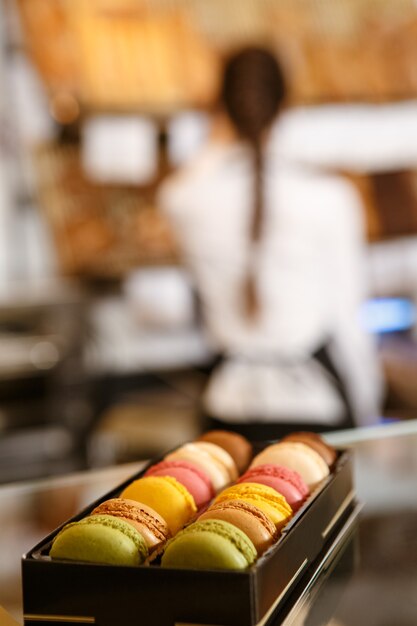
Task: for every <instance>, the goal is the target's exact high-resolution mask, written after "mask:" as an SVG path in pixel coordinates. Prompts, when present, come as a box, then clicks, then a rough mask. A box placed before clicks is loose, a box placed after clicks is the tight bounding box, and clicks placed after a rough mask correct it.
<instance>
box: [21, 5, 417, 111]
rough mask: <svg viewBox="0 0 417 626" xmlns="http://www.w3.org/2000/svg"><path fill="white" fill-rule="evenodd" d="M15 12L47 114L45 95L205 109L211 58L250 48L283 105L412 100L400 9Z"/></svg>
mask: <svg viewBox="0 0 417 626" xmlns="http://www.w3.org/2000/svg"><path fill="white" fill-rule="evenodd" d="M16 2H17V5H18V8H19V13H20V16H21V23H22V28H23V33H24V39H25V42H26V46H27V49H28V51H29V52H30V54H31V56H32V59H33V61H34V63H35V65H36V66H37V68H38V71H39V73H40V75H41V77H42V78H43V81H44V83H45V85H46V87H47V90H48V93H49V95H50V97H51V98H52V105H51V108H53V109H54V108H55V104H54V100H55V99H56V98H57V94H58V97H59V99H60V100H62V98H63V97H64V98H67V99H68V98H69V97H72V98H75V99H76V100H77V101H79V102H80V104H81V109H82V108H83V107H86V108H88V109H89V110H92V109H94V110H113V111H115V110H117V111H131V110H141V111H142V112H143V111H149V112H151V113H153V114H154V113H164V114H165V113H167V112H172V111H173V110H178V109H181V108H184V107H194V108H198V107H203V108H204V107H207V106H210V105H211V104H212V102H213V100H214V99H215V97H216V93H217V87H218V76H219V67H220V63H221V59H222V57H223V55H224V54H226V53H227V52H228V51H229V49H231V48H234V47H236V46H238V45H241V44H242V43H245V42H247V41H253V40H266V41H267V42H269V43H270V44H272V45H274V46H275V47H276V48H277V50H279V53H280V55H281V57H282V58H283V60H284V63H285V65H286V66H287V68H288V75H289V78H290V86H291V88H292V89H291V91H292V96H293V101H295V102H323V101H347V100H372V101H375V100H376V101H378V100H389V99H392V98H404V97H410V96H415V95H416V94H417V71H416V69H415V67H416V64H415V58H416V54H417V37H416V36H415V35H416V30H417V7H416V5H415V3H414V2H413V1H412V0H395V3H394V2H392V0H334V1H331V2H330V1H328V0H321V1H317V0H316V1H314V0H304V1H302V2H297V3H295V2H294V1H293V0H228V2H227V3H224V1H223V0H210V2H199V1H198V0H194V1H190V0H170V1H168V0H30V2H28V1H27V0H16ZM72 107H73V108H74V107H75V104H74V103H72Z"/></svg>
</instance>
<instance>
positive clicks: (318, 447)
mask: <svg viewBox="0 0 417 626" xmlns="http://www.w3.org/2000/svg"><path fill="white" fill-rule="evenodd" d="M282 441H295V442H298V443H304V444H305V445H306V446H309V447H310V448H312V449H313V450H315V452H317V453H318V454H319V455H320V456H321V458H322V459H323V460H324V461H325V462H326V463H327V465H328V466H329V467H332V466H333V465H334V463H335V462H336V459H337V452H336V450H335V448H333V447H332V446H330V445H329V444H327V443H326V442H325V441H324V440H323V439H322V437H320V435H318V434H317V433H310V432H304V431H303V432H302V431H300V432H294V433H290V434H289V435H286V436H285V437H283V439H282Z"/></svg>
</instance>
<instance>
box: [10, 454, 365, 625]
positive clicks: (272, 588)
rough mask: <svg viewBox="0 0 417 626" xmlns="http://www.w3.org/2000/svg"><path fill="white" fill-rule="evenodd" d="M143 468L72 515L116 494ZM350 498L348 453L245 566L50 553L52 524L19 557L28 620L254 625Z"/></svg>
mask: <svg viewBox="0 0 417 626" xmlns="http://www.w3.org/2000/svg"><path fill="white" fill-rule="evenodd" d="M145 471H146V468H144V469H143V470H142V471H141V472H139V473H137V474H135V475H134V476H132V477H131V478H129V479H128V480H127V481H125V482H124V483H123V484H122V485H119V487H117V488H116V489H113V490H112V491H111V492H108V493H107V494H105V495H104V496H103V497H102V498H100V500H98V501H96V502H94V503H92V504H91V505H90V506H89V507H87V508H86V509H84V510H83V511H81V512H80V513H79V514H78V515H76V516H75V517H74V518H72V519H71V520H69V521H75V520H77V519H80V518H82V517H84V516H85V515H87V514H88V513H90V512H91V510H92V509H93V508H94V507H95V506H96V505H97V504H98V502H103V501H104V500H107V499H109V498H112V497H116V496H117V495H119V494H120V492H121V491H122V490H123V488H124V487H125V486H126V485H127V484H129V483H130V482H131V481H132V480H134V479H136V478H138V477H140V476H141V475H142V474H143V473H144V472H145ZM354 506H355V494H354V488H353V478H352V457H351V453H350V452H349V451H347V450H341V451H339V456H338V460H337V462H336V464H335V467H334V469H333V472H332V473H331V474H330V476H329V477H328V478H327V479H326V480H325V481H324V482H323V484H322V485H321V486H320V488H319V489H318V490H316V491H315V492H314V493H313V494H312V495H311V496H310V497H309V499H308V500H307V501H306V503H305V504H304V505H303V507H302V508H301V509H300V510H299V511H298V512H297V513H296V515H295V516H294V517H293V519H292V520H291V521H290V523H289V524H288V525H287V526H286V527H285V529H284V531H283V533H282V536H281V537H280V539H279V541H278V542H277V543H276V544H275V545H274V546H272V547H271V548H270V549H269V550H268V551H267V552H266V553H265V554H264V555H263V556H262V557H261V558H260V559H258V561H257V563H256V564H255V565H254V566H252V567H251V568H249V569H248V570H245V571H242V572H235V571H214V570H213V571H212V570H210V571H199V570H177V569H168V568H161V567H159V566H158V565H151V566H141V567H137V568H133V567H132V568H131V567H121V566H117V567H116V566H112V565H101V564H99V565H98V564H90V563H79V562H69V561H58V560H54V561H52V560H51V559H50V558H49V557H48V552H49V548H50V545H51V541H52V540H53V538H54V537H55V535H56V534H57V532H59V530H60V528H58V529H56V530H55V531H54V532H53V533H51V534H50V535H49V536H48V537H46V538H45V539H44V540H43V541H42V542H41V543H39V544H38V545H37V546H35V547H34V548H33V549H32V550H30V551H29V552H28V553H27V554H26V555H24V556H23V559H22V580H23V607H24V619H25V624H27V625H29V624H31V625H32V624H34V623H37V624H42V623H43V624H49V625H50V624H74V623H76V624H97V625H99V626H128V625H132V626H138V625H141V626H142V625H143V626H179V625H181V626H183V625H187V626H188V625H190V624H192V625H194V624H199V625H200V624H201V625H210V626H255V625H257V624H259V623H261V622H262V623H264V622H265V619H266V617H267V616H268V614H270V613H271V611H274V612H276V611H277V610H279V609H280V607H281V606H283V605H284V602H285V600H286V599H287V598H288V596H289V594H290V592H291V591H292V590H293V589H294V588H295V586H296V584H297V583H299V582H300V580H301V579H302V577H303V576H304V575H305V574H306V572H307V571H308V569H309V567H310V566H311V564H312V563H313V562H314V561H316V559H317V557H318V556H319V555H320V554H325V552H326V550H327V549H328V546H329V545H331V543H332V541H334V538H335V537H336V536H337V534H338V533H339V532H340V530H341V528H343V526H344V524H345V523H346V520H347V519H348V518H349V516H350V515H351V513H352V510H353V509H354Z"/></svg>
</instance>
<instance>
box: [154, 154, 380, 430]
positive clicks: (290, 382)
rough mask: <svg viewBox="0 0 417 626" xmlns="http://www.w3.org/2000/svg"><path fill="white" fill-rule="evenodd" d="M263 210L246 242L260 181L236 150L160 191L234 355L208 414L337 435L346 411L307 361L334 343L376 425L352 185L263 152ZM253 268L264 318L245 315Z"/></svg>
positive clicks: (356, 398) (361, 419) (375, 380)
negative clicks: (320, 425)
mask: <svg viewBox="0 0 417 626" xmlns="http://www.w3.org/2000/svg"><path fill="white" fill-rule="evenodd" d="M264 176H265V179H264V184H265V198H266V209H265V212H264V215H265V218H264V223H263V230H262V236H261V239H260V243H259V245H258V246H257V249H256V250H254V249H253V246H251V245H250V243H249V231H250V219H251V212H252V184H253V183H252V181H253V172H252V167H251V162H250V155H249V153H248V152H247V149H245V148H244V147H243V146H241V145H225V144H220V143H211V144H209V145H207V147H206V148H205V149H204V150H203V151H202V152H201V154H200V156H199V157H197V158H196V159H194V160H193V161H192V163H190V165H189V166H188V167H187V168H185V169H184V170H183V171H182V172H180V173H179V174H177V175H175V176H174V177H172V178H171V179H170V180H168V181H167V182H166V183H165V184H164V185H163V187H162V190H161V194H160V204H161V206H162V208H163V209H164V210H165V211H166V212H167V214H168V216H169V217H170V219H171V221H172V224H173V226H174V229H175V232H176V234H177V237H178V240H179V244H180V247H181V248H182V250H183V252H184V256H185V260H186V262H187V263H188V265H189V267H190V268H191V270H192V273H193V274H194V277H195V281H196V285H197V288H198V291H199V293H200V295H201V300H202V303H203V307H204V314H205V322H206V325H207V331H208V334H209V337H210V339H211V341H212V343H213V344H214V347H215V348H216V349H217V350H219V351H220V352H222V353H224V354H226V355H227V359H226V361H225V362H224V363H223V364H222V365H220V366H219V368H217V369H216V370H215V372H214V374H213V376H212V378H211V380H210V383H209V386H208V389H207V392H206V396H205V402H206V407H207V410H208V411H209V412H210V413H211V414H214V415H216V416H218V417H220V418H221V419H224V420H229V421H233V420H237V421H243V420H245V419H247V420H249V419H250V420H251V421H252V420H253V419H254V416H256V418H257V419H259V420H261V421H264V420H273V421H279V419H280V418H282V419H285V420H287V418H290V419H293V420H294V421H297V420H298V421H301V422H307V421H309V420H310V421H312V422H314V421H318V422H327V423H328V424H329V425H331V424H337V422H338V421H340V420H341V419H342V417H343V405H342V403H341V400H340V398H339V396H338V393H337V392H336V391H335V388H334V387H333V385H332V381H331V380H330V379H329V377H328V375H327V373H326V372H325V370H324V369H322V368H321V366H320V365H318V364H317V363H316V362H315V361H313V360H312V359H311V358H310V357H311V355H312V353H313V352H314V351H315V350H316V349H317V348H319V347H321V346H322V345H323V344H325V343H326V342H327V341H328V340H332V343H333V358H334V360H335V362H336V364H337V366H338V367H339V368H340V370H341V371H342V372H343V374H344V375H345V377H346V385H347V388H348V392H349V395H350V399H351V402H352V404H353V406H354V409H355V413H356V419H357V421H358V424H362V423H367V422H368V423H369V422H371V421H372V420H373V419H375V418H376V417H377V414H378V398H379V393H380V379H379V372H378V366H377V362H376V359H375V356H374V353H373V350H372V347H371V345H370V341H369V338H368V337H367V336H366V335H365V334H364V333H363V331H362V330H361V328H360V327H359V324H358V320H357V317H358V307H359V304H360V302H361V301H362V299H363V297H364V276H363V265H362V255H363V251H364V243H363V225H362V221H361V208H360V203H359V200H358V198H357V196H356V194H355V192H354V189H353V187H351V186H350V185H349V184H348V183H347V182H345V181H344V180H342V179H340V178H336V177H333V176H330V175H326V174H324V173H318V172H314V171H313V170H307V169H303V168H302V167H300V166H296V165H294V164H293V165H291V164H288V163H287V164H286V163H284V162H280V160H279V157H278V156H277V155H276V154H275V155H274V153H273V151H272V150H271V149H268V150H267V156H266V167H265V172H264ZM249 263H252V264H253V267H254V268H255V275H256V284H257V289H258V296H259V305H260V315H259V319H258V320H257V322H256V323H255V324H254V323H252V322H251V321H249V320H248V319H247V318H246V316H245V315H244V307H243V288H242V285H243V281H244V278H245V276H246V273H247V268H248V264H249Z"/></svg>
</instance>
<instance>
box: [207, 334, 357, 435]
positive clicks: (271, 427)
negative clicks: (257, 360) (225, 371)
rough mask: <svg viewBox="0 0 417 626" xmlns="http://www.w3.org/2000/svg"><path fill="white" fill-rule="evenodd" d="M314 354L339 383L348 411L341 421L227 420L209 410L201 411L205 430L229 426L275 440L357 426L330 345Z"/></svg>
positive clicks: (220, 360)
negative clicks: (296, 431)
mask: <svg viewBox="0 0 417 626" xmlns="http://www.w3.org/2000/svg"><path fill="white" fill-rule="evenodd" d="M313 358H314V359H316V360H317V361H318V362H319V363H320V364H321V365H322V366H323V367H324V368H325V369H326V370H327V371H328V372H329V374H330V375H331V376H332V379H333V382H334V386H335V387H336V389H337V391H338V392H339V395H340V397H341V399H342V401H343V404H344V406H345V415H344V418H343V420H342V421H341V422H339V423H338V424H335V425H333V424H332V425H331V426H329V424H324V423H320V422H305V423H304V422H301V421H298V420H297V421H292V420H288V421H286V420H285V418H284V417H282V418H281V417H280V419H279V420H277V421H276V422H273V421H272V422H271V421H268V422H258V421H254V422H228V421H225V420H221V419H218V418H217V417H213V416H212V415H210V414H208V413H207V412H206V411H204V410H203V411H201V426H202V430H203V431H206V430H214V429H222V430H230V431H233V432H237V433H240V434H241V435H243V436H244V437H247V438H248V439H250V440H251V441H274V440H276V439H281V438H282V437H284V436H285V435H287V434H288V433H290V432H294V431H295V430H298V431H310V432H316V433H322V432H325V431H329V430H332V431H334V430H345V429H347V428H354V426H355V422H354V419H353V411H352V408H351V405H350V402H349V398H348V396H347V393H346V388H345V385H344V384H343V380H342V378H341V377H340V375H339V373H338V372H337V369H336V367H335V365H334V363H333V361H332V359H331V357H330V353H329V350H328V347H327V345H325V346H322V347H321V348H319V349H318V350H317V351H316V352H315V353H314V354H313ZM222 361H224V357H223V356H220V357H218V358H217V359H216V360H215V361H214V362H213V364H212V366H211V368H210V371H213V369H214V368H215V367H217V366H218V365H219V364H220V363H221V362H222Z"/></svg>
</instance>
